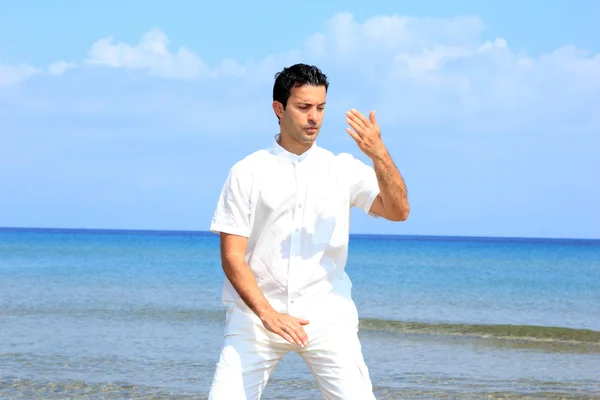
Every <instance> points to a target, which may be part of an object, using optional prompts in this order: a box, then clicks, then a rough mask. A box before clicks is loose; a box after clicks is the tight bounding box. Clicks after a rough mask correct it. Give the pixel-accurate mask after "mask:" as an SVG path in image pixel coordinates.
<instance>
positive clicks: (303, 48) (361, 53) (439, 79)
mask: <svg viewBox="0 0 600 400" xmlns="http://www.w3.org/2000/svg"><path fill="white" fill-rule="evenodd" d="M200 3H204V2H192V1H185V2H184V1H170V2H168V3H164V2H152V1H145V2H142V1H128V2H117V1H103V2H96V3H94V4H91V2H80V1H77V2H76V1H56V2H52V4H50V3H47V4H42V3H37V4H36V5H35V7H33V6H32V3H27V2H10V4H9V3H7V4H3V5H2V6H1V8H0V188H1V190H2V192H1V193H2V196H0V226H16V227H68V228H116V229H184V230H206V229H208V226H209V222H210V217H211V214H212V211H213V209H214V204H215V201H216V199H217V196H218V193H219V190H220V188H221V185H222V183H223V180H224V178H225V176H226V174H227V171H228V169H229V167H230V166H231V165H232V164H233V163H234V162H235V161H237V160H238V159H240V158H242V157H244V156H245V155H246V154H248V153H250V152H252V151H254V150H256V149H259V148H263V147H265V146H269V145H270V143H271V140H272V137H273V135H274V134H275V133H277V123H276V120H275V118H274V116H273V113H272V109H271V97H270V96H271V90H272V82H273V75H274V73H275V72H277V71H278V70H280V69H281V68H282V67H283V66H285V65H289V64H291V63H295V62H300V61H301V62H308V63H314V64H317V65H319V66H320V67H321V68H322V69H323V70H324V72H325V73H326V74H327V75H328V76H329V78H330V81H331V87H330V92H329V95H328V110H327V112H326V116H325V124H324V127H323V129H322V131H321V136H320V138H319V144H320V145H321V146H323V147H327V148H329V149H331V150H332V151H334V152H350V153H352V154H354V155H355V156H357V157H359V158H361V159H363V160H364V161H366V162H369V160H368V159H366V158H365V157H364V155H363V154H362V153H361V152H360V150H359V149H358V148H357V147H356V145H355V143H354V142H353V141H352V139H351V138H350V137H349V136H348V135H347V133H346V132H345V126H346V125H345V123H344V112H345V111H346V110H347V109H348V108H350V107H355V108H358V109H359V110H361V111H363V112H364V113H365V114H366V113H368V112H369V111H370V110H371V109H375V110H376V111H377V116H378V121H379V123H380V125H381V128H382V135H383V138H384V141H385V143H386V144H387V146H388V148H389V150H390V152H391V154H392V156H393V157H394V160H395V162H396V164H397V165H398V167H399V169H400V171H401V172H402V174H403V175H404V177H405V180H406V182H407V185H408V188H409V197H410V201H411V206H412V213H411V216H410V218H409V220H408V221H406V222H403V223H392V222H388V221H384V220H373V219H371V218H369V217H366V216H364V215H363V214H362V213H361V212H359V211H356V212H353V217H354V219H353V223H352V231H353V232H355V233H389V234H414V235H469V236H521V237H523V236H525V237H566V238H600V212H599V208H598V204H600V178H599V171H600V157H598V149H600V53H599V52H600V39H598V38H600V28H599V27H598V25H597V24H595V16H598V15H600V3H599V2H595V1H574V2H572V3H570V6H567V2H565V1H560V2H559V1H544V2H542V1H529V2H517V1H503V2H499V1H496V2H481V1H457V2H446V1H420V2H416V1H414V2H392V1H370V2H357V4H356V5H352V4H351V3H350V2H346V1H344V2H342V1H330V2H323V1H319V2H317V1H310V0H309V1H304V2H298V3H282V2H236V3H232V2H209V3H210V4H208V5H200ZM84 4H89V5H87V6H84Z"/></svg>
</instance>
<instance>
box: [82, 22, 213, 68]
mask: <svg viewBox="0 0 600 400" xmlns="http://www.w3.org/2000/svg"><path fill="white" fill-rule="evenodd" d="M169 43H170V42H169V39H168V38H167V36H166V35H165V34H164V33H163V32H162V31H161V30H158V29H155V30H151V31H150V32H148V33H146V34H145V35H144V36H143V37H142V39H141V41H140V42H139V43H138V44H137V45H135V46H132V45H129V44H126V43H122V42H119V43H113V39H112V38H104V39H100V40H98V41H97V42H96V43H94V44H93V45H92V48H91V50H90V51H89V53H88V59H87V60H86V61H87V62H88V63H90V64H96V65H104V66H109V67H121V68H131V69H146V70H148V71H149V73H150V74H152V75H155V76H160V77H165V78H180V79H190V78H195V77H198V76H203V75H205V74H206V73H207V72H208V67H207V66H206V64H205V63H204V62H203V61H202V60H201V59H200V58H199V57H198V56H196V55H195V54H194V53H192V52H191V51H189V50H188V49H186V48H185V47H180V48H179V49H178V50H177V51H176V52H174V53H173V52H171V51H170V50H169V49H168V45H169Z"/></svg>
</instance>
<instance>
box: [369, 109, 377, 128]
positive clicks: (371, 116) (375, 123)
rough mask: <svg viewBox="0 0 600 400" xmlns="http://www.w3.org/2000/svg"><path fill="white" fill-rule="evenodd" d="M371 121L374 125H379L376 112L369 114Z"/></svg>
mask: <svg viewBox="0 0 600 400" xmlns="http://www.w3.org/2000/svg"><path fill="white" fill-rule="evenodd" d="M369 121H371V123H372V124H373V125H377V120H375V110H373V111H371V112H370V113H369Z"/></svg>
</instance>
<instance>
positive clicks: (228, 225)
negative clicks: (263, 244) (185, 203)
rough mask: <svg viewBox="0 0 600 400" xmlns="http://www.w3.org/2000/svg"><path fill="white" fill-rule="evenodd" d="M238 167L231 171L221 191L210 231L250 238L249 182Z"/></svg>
mask: <svg viewBox="0 0 600 400" xmlns="http://www.w3.org/2000/svg"><path fill="white" fill-rule="evenodd" d="M236 167H237V166H234V167H232V168H231V169H230V170H229V174H228V176H227V179H226V180H225V183H224V185H223V187H222V189H221V194H220V195H219V199H218V201H217V206H216V208H215V211H214V213H213V217H212V221H211V224H210V231H211V232H213V233H220V232H223V233H230V234H233V235H238V236H245V237H248V236H249V235H250V195H249V193H250V191H249V190H248V184H249V182H248V180H247V179H244V178H245V177H244V176H243V175H241V174H240V168H236Z"/></svg>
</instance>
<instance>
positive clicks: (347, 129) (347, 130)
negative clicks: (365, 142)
mask: <svg viewBox="0 0 600 400" xmlns="http://www.w3.org/2000/svg"><path fill="white" fill-rule="evenodd" d="M346 132H348V134H349V135H350V136H352V139H354V140H356V142H357V143H358V142H359V141H360V140H361V138H360V136H358V134H357V133H356V132H354V131H353V130H352V129H350V128H346Z"/></svg>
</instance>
